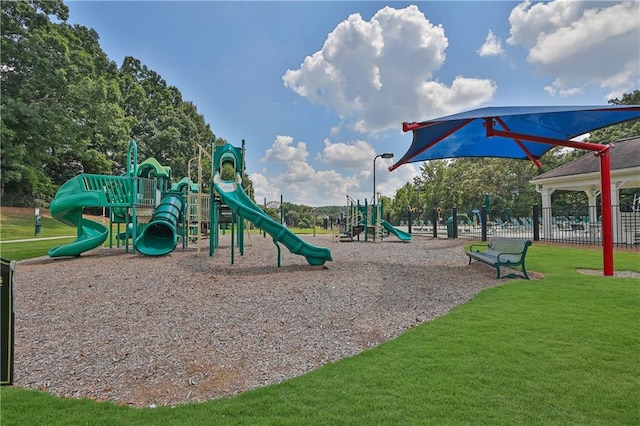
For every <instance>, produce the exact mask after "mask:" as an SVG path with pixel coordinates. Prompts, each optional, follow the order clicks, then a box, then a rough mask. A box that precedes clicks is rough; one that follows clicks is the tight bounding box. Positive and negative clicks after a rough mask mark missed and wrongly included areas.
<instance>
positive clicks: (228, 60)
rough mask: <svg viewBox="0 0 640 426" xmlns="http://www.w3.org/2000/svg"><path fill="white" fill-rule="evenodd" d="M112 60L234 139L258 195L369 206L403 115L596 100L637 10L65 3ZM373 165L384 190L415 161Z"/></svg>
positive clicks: (517, 5) (402, 139)
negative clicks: (138, 68) (151, 76)
mask: <svg viewBox="0 0 640 426" xmlns="http://www.w3.org/2000/svg"><path fill="white" fill-rule="evenodd" d="M66 4H67V5H68V7H69V10H70V19H69V22H70V23H78V24H81V25H84V26H87V27H90V28H93V29H95V30H96V31H97V32H98V34H99V35H100V44H101V46H102V48H103V50H104V51H105V52H106V53H107V55H108V56H109V57H110V58H111V59H112V60H113V61H115V62H116V63H117V64H118V66H120V65H121V64H122V60H123V58H124V57H125V56H133V57H135V58H138V59H140V60H141V61H142V63H144V64H145V65H146V66H147V67H149V68H151V69H153V70H154V71H156V72H157V73H159V74H160V75H161V76H162V77H163V78H164V79H165V80H166V81H167V84H169V85H173V86H176V87H177V88H178V89H180V91H181V92H182V94H183V96H184V99H186V100H189V101H192V102H193V103H194V104H195V105H196V106H197V108H198V111H199V112H200V113H201V114H202V115H203V116H204V117H205V120H206V121H207V122H208V123H209V124H210V126H211V128H212V130H213V132H214V133H215V134H216V136H218V137H222V138H225V139H226V140H227V141H229V142H230V143H232V144H233V145H236V146H240V144H241V141H242V139H244V140H245V141H246V148H247V151H246V160H247V161H246V162H247V172H248V173H249V175H250V177H251V179H252V181H253V182H254V188H255V191H256V201H258V202H259V203H261V202H262V201H263V200H264V199H267V200H268V201H271V200H280V195H283V197H284V200H285V201H289V202H292V203H296V204H306V205H309V206H322V205H343V204H345V203H346V196H347V195H349V196H351V197H352V198H354V199H360V200H361V201H362V202H364V199H365V198H367V199H370V198H371V197H372V194H373V159H374V157H375V156H376V154H381V153H384V152H392V153H394V154H395V157H396V159H398V158H399V157H401V156H402V155H403V154H404V152H405V151H406V150H407V148H408V147H409V145H410V143H411V134H410V133H402V126H401V123H402V122H403V121H423V120H427V119H431V118H436V117H440V116H443V115H449V114H453V113H457V112H461V111H465V110H469V109H475V108H479V107H484V106H506V105H601V104H606V103H607V100H608V99H610V98H612V97H621V96H622V94H623V93H626V92H631V91H633V90H636V89H638V88H639V86H640V84H639V82H640V18H639V17H640V3H639V2H626V3H624V2H612V1H601V2H596V1H583V2H573V1H552V2H540V3H538V2H526V1H525V2H510V1H492V2H479V1H441V2H435V1H424V2H404V1H391V2H373V1H324V2H308V1H270V2H261V1H256V2H245V1H238V2H222V1H194V2H175V1H174V2H169V1H145V2H132V1H109V2H102V1H67V2H66ZM392 163H393V160H385V159H382V158H379V159H378V160H377V161H376V162H375V165H376V190H377V192H380V193H382V194H383V195H387V196H393V195H394V194H395V191H396V189H397V188H399V187H401V186H403V185H404V184H405V183H407V182H410V181H412V179H413V177H414V176H415V175H416V174H417V173H418V171H419V164H408V165H404V166H402V167H399V168H398V169H396V170H394V171H393V172H389V171H388V170H387V167H388V166H390V165H391V164H392Z"/></svg>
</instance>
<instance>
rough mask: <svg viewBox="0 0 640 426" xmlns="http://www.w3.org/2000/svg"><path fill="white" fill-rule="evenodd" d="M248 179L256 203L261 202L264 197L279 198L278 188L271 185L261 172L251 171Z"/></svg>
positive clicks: (271, 199) (274, 199)
mask: <svg viewBox="0 0 640 426" xmlns="http://www.w3.org/2000/svg"><path fill="white" fill-rule="evenodd" d="M249 179H251V182H253V191H254V198H255V200H256V202H257V203H259V204H260V203H262V202H263V201H264V200H265V199H266V200H267V202H269V201H279V200H280V194H281V192H280V190H279V189H278V188H277V187H275V186H273V185H271V184H270V182H269V180H268V179H267V177H266V176H264V175H263V174H261V173H252V174H250V175H249Z"/></svg>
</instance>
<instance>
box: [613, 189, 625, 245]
mask: <svg viewBox="0 0 640 426" xmlns="http://www.w3.org/2000/svg"><path fill="white" fill-rule="evenodd" d="M619 185H621V184H620V183H619V182H611V209H612V210H613V211H612V212H611V229H612V230H613V243H614V244H616V243H620V242H623V241H620V237H621V236H622V232H621V228H620V226H622V221H621V218H620V189H619V188H620V186H619Z"/></svg>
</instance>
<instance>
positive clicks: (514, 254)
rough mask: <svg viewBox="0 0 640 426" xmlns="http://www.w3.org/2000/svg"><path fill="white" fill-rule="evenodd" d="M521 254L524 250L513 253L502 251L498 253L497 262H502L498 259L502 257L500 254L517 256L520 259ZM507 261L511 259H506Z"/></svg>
mask: <svg viewBox="0 0 640 426" xmlns="http://www.w3.org/2000/svg"><path fill="white" fill-rule="evenodd" d="M523 254H524V251H518V252H515V253H508V252H502V253H500V254H498V262H501V263H502V260H500V257H502V256H519V257H520V259H521V258H522V255H523ZM507 262H511V261H510V260H507Z"/></svg>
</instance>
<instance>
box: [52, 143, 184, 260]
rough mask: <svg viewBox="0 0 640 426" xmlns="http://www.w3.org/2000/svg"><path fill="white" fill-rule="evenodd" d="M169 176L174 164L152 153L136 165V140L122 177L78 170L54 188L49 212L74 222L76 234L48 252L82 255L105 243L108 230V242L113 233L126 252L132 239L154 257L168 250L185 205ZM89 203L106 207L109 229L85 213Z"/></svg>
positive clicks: (175, 237) (55, 217)
mask: <svg viewBox="0 0 640 426" xmlns="http://www.w3.org/2000/svg"><path fill="white" fill-rule="evenodd" d="M170 180H171V169H170V168H169V167H164V166H161V165H160V164H159V163H158V162H157V161H156V160H155V159H154V158H149V159H147V160H145V161H144V162H142V163H140V164H138V149H137V144H136V143H135V141H131V142H130V143H129V146H128V148H127V169H126V172H125V173H124V174H123V175H122V176H107V175H96V174H80V175H78V176H76V177H74V178H72V179H70V180H69V181H67V182H66V183H65V184H63V185H62V186H61V187H60V189H59V190H58V192H57V193H56V196H55V198H54V199H53V201H52V202H51V206H50V211H51V216H52V217H53V218H54V219H56V220H58V221H60V222H62V223H65V224H67V225H71V226H76V228H77V238H76V240H75V241H73V242H72V243H70V244H65V245H62V246H58V247H54V248H52V249H51V250H50V251H49V256H50V257H65V256H80V255H81V254H82V253H84V252H86V251H88V250H92V249H94V248H96V247H99V246H101V245H102V244H104V242H105V241H106V240H107V238H108V237H109V236H110V235H111V238H110V240H109V247H112V244H113V238H114V236H115V238H116V240H117V244H118V245H119V244H120V241H121V240H123V241H124V244H125V247H126V250H127V251H128V250H129V239H132V240H133V242H134V244H133V251H134V252H135V250H136V249H137V250H139V251H140V252H141V253H143V254H147V255H152V256H159V255H163V254H167V253H170V252H171V251H173V249H174V248H175V246H176V243H175V241H176V240H177V235H178V233H179V231H180V229H179V225H180V220H181V216H180V211H181V209H182V198H181V196H180V194H178V193H175V192H172V191H171V190H170V189H169V182H170ZM86 207H102V208H108V209H109V228H107V227H106V226H105V225H103V224H102V223H100V222H96V221H94V220H90V219H87V218H84V217H83V211H84V208H86ZM114 225H116V227H117V229H116V232H115V233H114V231H113V226H114ZM121 225H124V231H121V229H120V226H121ZM147 228H148V230H147ZM139 234H140V235H139Z"/></svg>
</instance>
